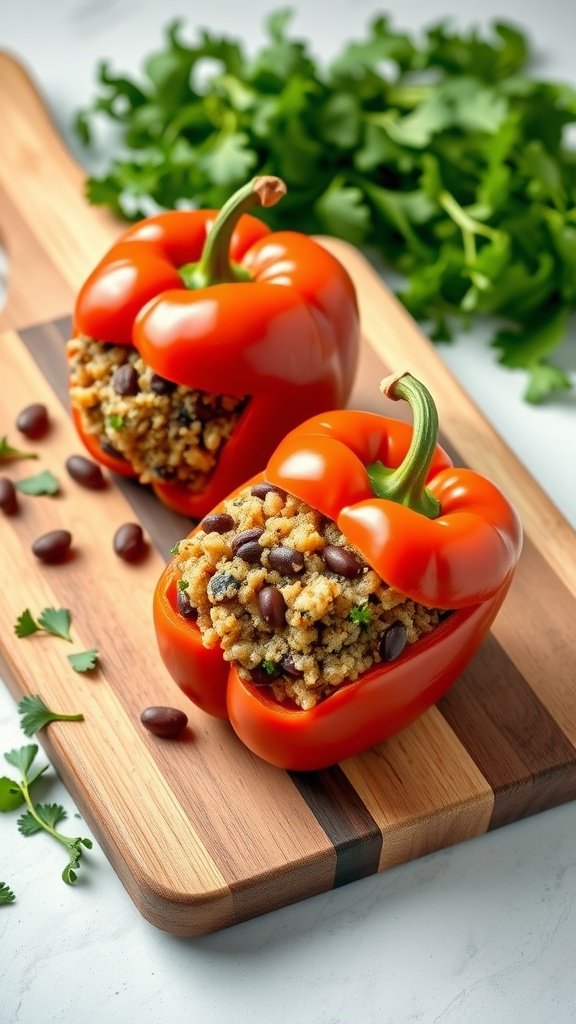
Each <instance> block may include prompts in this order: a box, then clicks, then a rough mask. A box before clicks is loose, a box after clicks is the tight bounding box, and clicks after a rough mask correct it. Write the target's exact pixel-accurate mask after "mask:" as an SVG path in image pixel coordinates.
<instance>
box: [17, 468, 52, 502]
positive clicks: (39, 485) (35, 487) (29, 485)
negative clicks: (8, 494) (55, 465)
mask: <svg viewBox="0 0 576 1024" xmlns="http://www.w3.org/2000/svg"><path fill="white" fill-rule="evenodd" d="M14 486H15V488H16V490H18V491H22V493H23V494H32V495H35V496H36V495H39V494H49V495H54V494H58V491H59V490H60V484H59V483H58V481H57V479H56V477H55V476H54V474H53V473H51V472H50V470H49V469H45V470H44V471H43V472H42V473H36V475H35V476H27V477H25V478H24V479H23V480H16V481H15V483H14Z"/></svg>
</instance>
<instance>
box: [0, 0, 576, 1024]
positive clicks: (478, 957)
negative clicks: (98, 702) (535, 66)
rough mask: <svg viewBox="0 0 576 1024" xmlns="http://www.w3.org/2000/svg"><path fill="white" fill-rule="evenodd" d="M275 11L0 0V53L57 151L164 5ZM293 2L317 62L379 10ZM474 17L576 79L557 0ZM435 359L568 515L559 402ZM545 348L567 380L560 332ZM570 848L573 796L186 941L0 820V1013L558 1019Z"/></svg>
mask: <svg viewBox="0 0 576 1024" xmlns="http://www.w3.org/2000/svg"><path fill="white" fill-rule="evenodd" d="M274 6H277V5H273V4H271V3H266V2H263V0H251V2H250V4H244V5H240V4H238V3H234V0H227V2H221V3H214V4H212V5H210V6H209V7H206V6H205V5H200V4H186V5H184V4H182V5H178V4H176V3H174V2H173V0H165V2H164V3H163V4H157V3H156V2H154V0H138V2H137V0H51V3H46V2H42V0H19V2H18V3H13V4H8V2H7V0H4V2H3V3H2V2H1V0H0V48H3V49H9V50H11V51H12V52H13V53H15V54H16V55H17V56H18V57H19V58H20V59H22V60H23V61H24V62H25V63H26V64H27V65H28V66H29V67H30V69H31V70H32V71H33V73H34V75H35V78H36V81H37V83H38V85H39V87H40V89H41V91H42V92H43V94H44V96H45V97H46V100H47V102H48V103H49V105H50V107H51V109H52V111H53V114H54V116H55V117H56V120H57V122H58V124H59V126H60V128H61V130H62V132H63V134H64V136H65V138H66V139H67V141H68V142H69V143H70V144H71V145H72V146H73V145H74V144H73V141H72V139H71V133H70V129H69V124H70V119H71V115H72V113H73V111H74V110H75V109H76V107H77V106H78V105H79V104H82V103H84V102H86V101H87V100H88V98H89V97H90V96H91V95H92V93H93V89H94V79H93V69H94V67H95V64H96V61H97V60H98V59H99V58H101V57H102V56H107V57H109V58H111V60H112V61H113V63H114V65H115V66H116V67H118V68H126V69H130V70H132V71H134V70H135V69H136V68H137V66H138V63H139V59H140V57H141V56H142V55H143V54H144V53H146V52H148V51H149V50H151V49H153V48H155V47H157V45H158V42H159V39H160V32H161V26H162V25H164V24H165V23H166V22H167V21H168V20H169V19H170V18H171V17H174V16H176V15H182V16H183V17H184V16H187V17H188V21H189V24H190V25H191V26H192V27H193V26H194V25H202V26H204V25H205V26H207V27H210V28H212V29H214V30H217V31H220V30H223V29H226V30H228V31H229V32H230V34H233V35H236V36H239V37H242V38H244V39H245V40H246V42H247V43H248V45H250V46H256V44H257V43H258V42H259V41H260V39H261V26H262V18H263V15H264V14H265V13H266V12H268V11H270V10H272V9H273V8H274ZM293 6H294V7H295V8H296V10H297V11H298V14H297V17H296V19H295V27H296V29H297V30H298V31H299V33H301V34H302V35H305V36H307V37H308V38H310V39H312V40H313V41H314V49H315V51H316V52H317V53H318V54H319V55H321V56H326V57H327V56H329V55H330V54H331V53H333V52H334V51H335V49H336V48H337V47H339V46H340V44H341V42H342V41H343V40H344V39H345V38H347V37H350V36H352V35H360V34H361V33H362V31H363V27H364V25H365V23H366V21H367V19H368V18H369V16H370V15H371V14H372V13H373V12H375V11H376V10H378V8H379V5H377V4H375V3H372V2H369V0H332V3H331V4H330V14H329V15H326V13H325V11H326V10H327V6H326V5H325V4H324V3H321V2H320V0H309V2H308V3H303V2H300V3H295V4H293ZM384 6H385V7H386V9H388V10H390V11H391V12H393V13H395V14H396V18H397V22H398V24H401V25H405V26H407V27H417V26H419V25H422V24H424V23H426V22H429V21H430V20H433V19H436V18H438V17H439V16H440V15H446V14H450V15H452V14H454V15H456V14H457V15H458V19H459V21H460V23H461V24H465V23H469V22H470V21H471V20H474V19H476V20H478V18H479V14H478V4H477V3H476V2H473V0H460V2H458V0H448V2H446V3H444V4H443V5H441V6H436V5H435V4H434V2H433V0H413V2H412V3H411V4H410V5H409V10H408V11H407V10H406V7H407V6H408V5H405V4H401V3H400V2H399V0H390V2H389V3H387V4H386V5H384ZM482 11H483V15H482V17H483V19H484V20H486V19H488V18H490V17H500V18H509V19H511V20H515V21H518V22H519V23H521V24H524V25H526V26H527V27H528V28H529V29H530V30H531V32H532V35H533V37H534V39H535V40H536V42H537V44H538V49H539V51H540V53H541V71H542V74H546V75H547V76H549V77H564V78H568V79H571V80H572V81H574V82H576V66H575V65H574V63H573V46H574V38H575V36H576V5H575V4H573V3H572V2H571V0H549V2H548V3H547V4H541V3H536V2H535V0H500V3H499V4H496V3H493V2H486V3H484V4H483V6H482ZM0 123H1V113H0ZM2 144H3V145H6V144H7V140H5V139H4V140H3V141H2ZM441 353H442V356H443V358H445V359H446V361H447V362H448V363H449V364H450V365H451V366H452V368H453V370H454V372H455V373H456V375H457V376H458V377H459V378H460V380H461V381H462V382H463V383H464V385H465V386H466V387H467V388H468V390H469V391H470V392H471V393H472V394H473V395H474V397H475V399H476V401H477V402H478V403H479V405H480V406H481V407H482V408H483V409H484V411H485V412H486V414H487V415H488V417H489V418H491V419H492V420H493V421H494V423H495V424H496V426H497V427H498V429H499V430H500V431H501V433H502V434H503V435H504V436H505V437H506V438H507V440H508V442H509V444H510V445H511V446H512V447H513V448H514V450H515V451H516V452H517V454H518V455H519V456H520V458H522V459H524V460H525V461H527V462H529V463H530V466H531V468H532V469H533V470H534V471H535V472H536V474H537V476H538V477H539V478H540V479H541V480H542V482H543V485H544V487H545V489H546V490H547V491H548V493H549V494H550V496H551V497H552V498H553V499H554V501H556V502H557V504H558V505H559V507H560V508H561V509H562V511H563V512H564V514H565V515H566V516H567V517H568V518H569V519H570V521H571V522H572V523H574V524H576V473H575V472H574V471H573V470H572V472H571V473H568V472H565V471H564V470H563V469H562V467H561V465H560V461H559V459H555V458H551V457H550V451H554V450H557V451H561V450H562V449H563V450H564V452H567V453H568V454H570V452H574V443H575V441H576V430H575V414H576V402H575V398H574V395H568V396H563V397H562V398H561V399H558V400H557V401H556V402H553V403H551V404H550V405H549V406H547V407H545V408H541V409H537V410H534V409H531V408H529V407H527V406H525V405H523V404H522V403H521V402H520V400H519V395H520V393H521V391H522V387H523V381H522V375H521V374H512V373H509V372H506V371H504V370H502V369H501V368H500V367H498V366H497V365H496V364H494V363H491V362H490V359H489V357H488V355H487V353H486V352H485V351H483V350H482V345H481V344H480V343H479V338H478V335H469V336H467V337H466V338H465V339H462V340H461V341H459V342H458V343H457V344H455V345H453V346H444V347H443V348H442V349H441ZM560 359H561V362H562V365H563V366H564V367H565V368H566V369H567V370H568V371H569V372H570V373H571V374H572V375H573V376H574V379H575V381H576V346H575V344H574V334H572V336H571V338H570V339H569V341H567V343H566V344H565V346H564V348H563V350H562V353H561V355H560ZM505 401H506V403H507V410H508V411H505ZM563 438H564V439H563ZM566 438H568V439H567V440H566ZM574 454H576V452H574ZM574 464H575V463H574V461H573V462H572V467H573V466H574ZM22 743H23V738H22V734H21V733H20V731H19V727H18V716H17V714H16V711H15V707H14V702H13V701H12V699H11V698H10V696H9V695H8V693H7V692H6V691H5V690H4V688H3V687H1V686H0V750H1V751H5V750H8V749H10V748H11V747H14V746H20V745H22ZM3 770H4V769H3ZM52 775H53V773H52ZM49 793H50V796H49V799H51V800H57V801H60V802H62V803H64V804H65V806H66V807H67V808H68V810H69V816H70V817H72V816H73V813H74V806H73V803H72V801H71V799H70V797H69V796H68V794H67V793H66V792H65V790H64V788H63V787H62V785H61V784H60V783H59V782H58V781H57V780H54V781H53V782H52V784H51V785H50V789H49ZM575 851H576V814H575V807H574V804H572V805H567V806H564V807H561V808H557V809H555V810H552V811H548V812H546V813H544V814H540V815H538V816H536V817H534V818H530V819H527V820H525V821H522V822H519V823H517V824H515V825H512V826H508V827H506V828H505V829H501V830H500V831H498V832H493V833H490V834H488V835H486V836H483V837H482V838H479V839H476V840H474V841H471V842H468V843H465V844H462V845H460V846H457V847H454V848H452V849H449V850H445V851H442V852H440V853H437V854H434V855H430V856H428V857H425V858H423V859H421V860H419V861H416V862H414V863H411V864H407V865H403V866H401V867H399V868H395V869H393V870H389V871H387V872H386V873H385V874H383V875H378V876H373V877H371V878H368V879H366V880H364V881H361V882H356V883H354V884H353V885H349V886H346V887H344V888H342V889H338V890H336V891H334V892H330V893H328V894H326V895H323V896H318V897H315V898H314V899H311V900H308V901H306V902H304V903H300V904H298V905H296V906H293V907H288V908H286V909H285V910H282V911H277V912H275V913H273V914H269V915H267V916H265V917H262V918H258V919H256V920H253V921H250V922H247V923H246V924H243V925H240V926H237V927H235V928H231V929H228V930H227V931H224V932H220V933H219V934H216V935H213V936H209V937H206V938H202V939H186V940H184V939H176V938H173V937H172V936H169V935H165V934H163V933H161V932H159V931H156V930H155V929H154V928H153V927H152V926H150V925H149V924H147V923H146V922H145V921H144V920H143V919H142V918H141V917H140V915H139V914H138V912H137V911H136V909H135V908H134V907H133V905H132V903H131V901H130V899H129V898H128V896H127V895H126V893H125V891H124V889H123V888H122V886H121V884H120V882H119V881H118V879H117V877H116V875H115V874H114V872H113V871H112V869H111V868H110V866H109V864H108V862H107V861H106V859H105V857H104V855H103V854H102V852H101V851H100V850H99V849H95V850H94V851H93V853H92V854H91V855H90V869H89V870H86V871H84V872H83V876H82V878H81V881H80V882H79V883H78V885H77V887H76V888H75V889H71V888H69V887H66V886H64V885H63V883H62V882H61V881H60V871H61V868H62V864H61V860H62V856H61V853H60V850H59V849H57V848H55V844H54V846H53V845H52V844H51V843H50V842H49V841H47V840H45V838H44V837H40V836H38V837H33V838H30V839H24V838H23V837H22V836H20V835H19V834H18V832H17V830H16V825H15V816H13V815H0V880H3V881H6V882H8V883H9V884H10V885H11V887H12V888H13V889H14V890H15V891H17V893H18V901H17V902H16V903H15V904H13V905H12V906H11V907H8V908H6V909H1V910H0V948H1V950H2V983H1V986H0V1024H32V1022H34V1024H38V1022H42V1024H52V1022H57V1021H62V1022H66V1024H67V1022H69V1021H71V1020H72V1019H77V1020H80V1021H82V1024H104V1022H108V1021H116V1020H121V1021H123V1022H125V1024H131V1022H136V1021H138V1022H140V1024H152V1022H155V1021H156V1020H157V1019H162V1020H163V1021H166V1022H167V1024H172V1022H176V1021H178V1022H180V1021H182V1020H190V1021H194V1024H208V1022H210V1024H212V1022H214V1021H218V1022H220V1021H222V1022H228V1021H234V1022H235V1024H248V1022H254V1021H260V1020H263V1021H264V1020H265V1021H267V1022H269V1024H284V1022H286V1024H288V1022H292V1021H294V1020H298V1021H301V1022H302V1024H348V1022H350V1021H352V1020H359V1021H362V1022H363V1024H384V1022H386V1021H391V1022H394V1024H404V1022H412V1021H422V1022H425V1024H478V1022H480V1021H484V1020H487V1019H488V1020H490V1021H491V1022H493V1024H516V1022H518V1024H541V1022H542V1024H573V1021H574V1020H575V1019H576V974H575V972H574V965H573V960H574V957H573V950H574V945H575V941H576V852H575Z"/></svg>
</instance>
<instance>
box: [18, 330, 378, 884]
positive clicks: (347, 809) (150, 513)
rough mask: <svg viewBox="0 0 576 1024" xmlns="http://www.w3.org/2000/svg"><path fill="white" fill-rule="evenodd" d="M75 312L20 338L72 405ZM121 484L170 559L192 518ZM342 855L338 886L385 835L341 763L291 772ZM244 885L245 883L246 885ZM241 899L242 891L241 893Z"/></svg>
mask: <svg viewBox="0 0 576 1024" xmlns="http://www.w3.org/2000/svg"><path fill="white" fill-rule="evenodd" d="M70 332H71V321H70V318H69V317H63V318H62V319H60V320H57V321H54V322H53V323H49V324H39V325H35V326H32V327H28V328H25V329H24V330H21V331H20V332H19V333H20V337H21V338H22V341H23V342H24V344H25V346H26V348H27V349H28V351H29V352H30V354H31V355H32V357H33V359H34V360H35V362H36V363H37V365H38V367H39V369H40V370H41V372H42V374H43V375H44V377H45V378H46V380H47V381H48V383H49V384H50V386H51V387H52V389H53V391H54V392H55V393H56V395H57V396H58V398H59V399H60V401H61V402H62V404H63V405H64V407H65V408H66V409H68V387H67V379H66V372H65V363H64V361H63V358H62V348H63V344H64V342H65V341H67V340H68V338H69V337H70ZM114 482H115V484H116V486H117V487H118V488H119V489H120V491H122V493H123V495H124V497H125V498H126V500H127V501H128V502H129V504H130V505H131V507H132V508H133V509H134V512H135V513H136V516H137V518H138V521H139V522H140V523H141V524H142V526H143V527H144V529H145V530H146V531H147V532H148V534H149V535H150V537H151V538H152V541H153V543H154V545H155V546H156V548H157V549H158V550H159V551H160V553H161V554H162V556H163V557H164V558H166V559H167V558H168V553H169V550H170V548H171V547H172V545H173V544H174V543H175V542H176V541H177V540H179V539H180V538H181V537H184V536H185V535H186V534H187V533H189V531H190V529H191V521H190V520H188V519H186V518H184V517H183V516H179V515H177V514H176V513H174V512H171V511H170V510H169V509H167V508H165V507H164V506H163V505H161V503H160V502H159V501H158V499H157V498H156V497H155V496H154V494H153V492H152V491H151V490H150V489H148V488H145V487H142V486H141V485H139V484H137V483H136V482H135V481H133V480H126V479H124V478H123V477H119V476H114ZM289 774H290V777H291V778H292V781H293V782H294V784H295V786H296V788H297V789H298V792H299V793H300V795H301V796H302V798H303V799H304V801H305V802H306V804H307V805H308V807H309V809H310V810H311V811H312V813H313V814H314V816H315V817H316V819H317V821H318V823H319V824H320V826H321V828H322V829H323V830H324V832H325V833H326V835H327V836H328V838H329V839H330V841H331V842H332V844H333V845H334V849H335V854H336V868H335V874H334V886H335V887H336V886H340V885H344V884H346V883H347V882H350V881H354V880H355V879H357V878H363V877H365V876H366V875H370V874H374V873H376V872H377V871H378V865H379V860H380V851H381V846H382V834H381V832H380V829H379V828H378V826H377V824H376V822H375V821H374V819H373V818H372V815H371V814H370V813H369V811H368V809H367V808H366V806H365V805H364V803H363V802H362V800H361V798H360V797H359V795H358V794H357V792H356V790H355V789H354V787H353V786H352V785H351V784H350V782H349V781H348V779H347V778H346V776H345V775H344V773H343V772H342V771H341V770H340V769H339V768H337V767H336V768H332V769H329V770H327V771H324V772H318V773H307V774H301V773H289ZM241 888H242V887H239V889H241ZM236 898H237V899H238V900H240V899H241V895H240V891H239V892H238V893H237V894H236Z"/></svg>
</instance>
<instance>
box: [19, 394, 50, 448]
mask: <svg viewBox="0 0 576 1024" xmlns="http://www.w3.org/2000/svg"><path fill="white" fill-rule="evenodd" d="M16 426H17V428H18V430H19V431H20V433H21V434H24V436H25V437H29V438H30V439H31V440H34V441H38V440H39V438H41V437H44V435H45V434H46V433H47V432H48V427H49V426H50V421H49V419H48V410H47V408H46V406H45V405H42V403H41V402H35V403H34V404H33V405H27V406H26V408H25V409H22V412H21V413H19V414H18V418H17V420H16Z"/></svg>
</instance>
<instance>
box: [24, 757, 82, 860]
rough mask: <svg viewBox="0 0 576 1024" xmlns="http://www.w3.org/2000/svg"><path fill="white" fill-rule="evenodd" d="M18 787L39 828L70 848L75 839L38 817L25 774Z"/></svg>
mask: <svg viewBox="0 0 576 1024" xmlns="http://www.w3.org/2000/svg"><path fill="white" fill-rule="evenodd" d="M20 789H21V790H22V796H23V797H24V801H25V803H26V806H27V808H28V810H29V811H30V814H31V815H32V817H33V818H34V821H36V822H37V823H38V825H40V828H41V829H43V830H44V832H48V833H49V834H50V835H51V836H52V837H53V838H54V839H57V840H58V842H59V843H62V845H63V846H65V847H66V849H67V850H70V846H71V845H72V844H73V843H74V842H75V841H76V840H74V839H71V838H70V837H69V836H65V835H64V834H63V833H62V832H58V830H57V829H55V828H54V827H53V826H52V825H49V824H48V822H47V821H44V818H41V817H40V815H39V814H38V812H37V810H36V807H35V806H34V803H33V802H32V798H31V796H30V793H29V790H28V779H27V777H26V775H23V776H22V781H21V782H20Z"/></svg>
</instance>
